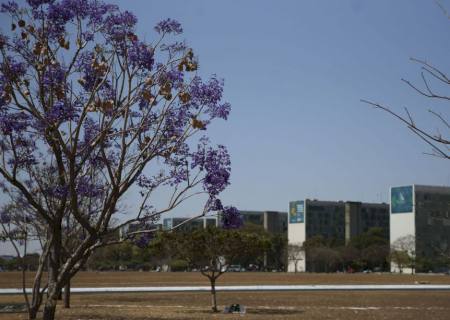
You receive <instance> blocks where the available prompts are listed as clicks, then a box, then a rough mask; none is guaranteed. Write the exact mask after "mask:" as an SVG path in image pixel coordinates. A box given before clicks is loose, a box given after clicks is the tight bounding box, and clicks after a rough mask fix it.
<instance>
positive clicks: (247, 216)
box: [240, 210, 288, 233]
mask: <svg viewBox="0 0 450 320" xmlns="http://www.w3.org/2000/svg"><path fill="white" fill-rule="evenodd" d="M240 213H241V215H242V219H243V222H244V226H245V225H256V226H261V227H263V228H264V230H266V231H268V232H269V233H286V232H287V229H288V226H287V225H288V222H287V220H288V214H287V212H279V211H246V210H242V211H240Z"/></svg>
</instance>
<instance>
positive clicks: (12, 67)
mask: <svg viewBox="0 0 450 320" xmlns="http://www.w3.org/2000/svg"><path fill="white" fill-rule="evenodd" d="M0 68H1V69H0V71H1V73H2V77H3V81H2V82H7V81H14V80H17V79H19V78H21V77H23V76H24V75H25V73H26V72H27V65H26V64H25V63H24V62H20V61H17V60H16V59H14V58H12V57H6V59H5V60H3V62H2V63H1V65H0Z"/></svg>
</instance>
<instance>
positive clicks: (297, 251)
mask: <svg viewBox="0 0 450 320" xmlns="http://www.w3.org/2000/svg"><path fill="white" fill-rule="evenodd" d="M287 252H288V261H289V262H292V263H294V271H295V273H297V271H298V267H297V266H298V263H299V262H300V261H301V260H304V258H305V251H304V249H303V247H302V246H301V245H299V244H294V243H292V244H288V249H287Z"/></svg>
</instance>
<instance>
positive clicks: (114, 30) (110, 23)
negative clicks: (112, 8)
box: [104, 11, 137, 43]
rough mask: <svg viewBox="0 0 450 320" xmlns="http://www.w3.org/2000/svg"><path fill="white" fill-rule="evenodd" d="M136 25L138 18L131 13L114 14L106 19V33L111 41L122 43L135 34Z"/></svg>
mask: <svg viewBox="0 0 450 320" xmlns="http://www.w3.org/2000/svg"><path fill="white" fill-rule="evenodd" d="M136 23H137V18H136V16H135V15H134V14H132V13H131V12H129V11H125V12H118V13H112V14H110V15H109V16H108V17H106V19H105V22H104V31H105V33H106V34H107V35H108V38H109V39H110V40H112V41H115V42H119V43H121V42H123V41H124V40H125V39H126V36H127V35H129V34H130V33H133V31H134V26H135V25H136Z"/></svg>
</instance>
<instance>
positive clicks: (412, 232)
mask: <svg viewBox="0 0 450 320" xmlns="http://www.w3.org/2000/svg"><path fill="white" fill-rule="evenodd" d="M390 196H391V210H390V224H391V229H390V240H391V247H392V248H396V247H397V246H398V244H399V243H401V241H402V239H409V240H408V241H410V242H412V243H411V244H409V246H408V247H410V249H409V251H410V252H409V254H410V256H411V257H412V258H413V260H414V262H413V263H412V265H410V266H408V267H407V268H400V267H399V266H398V265H397V264H396V263H394V262H393V263H391V271H393V272H398V271H403V272H414V271H419V272H428V271H440V270H442V269H445V268H448V264H447V263H446V262H447V261H446V257H447V259H448V257H450V187H440V186H424V185H409V186H400V187H392V188H391V189H390ZM401 269H402V270H401ZM412 269H415V270H412Z"/></svg>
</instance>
